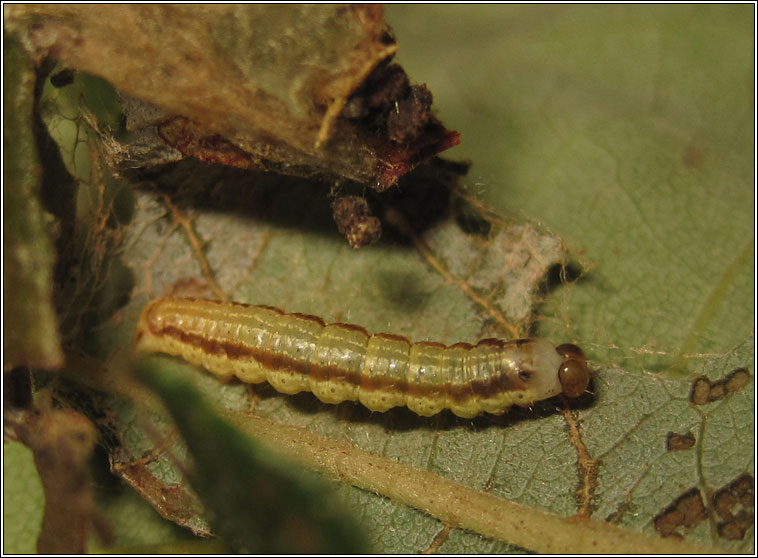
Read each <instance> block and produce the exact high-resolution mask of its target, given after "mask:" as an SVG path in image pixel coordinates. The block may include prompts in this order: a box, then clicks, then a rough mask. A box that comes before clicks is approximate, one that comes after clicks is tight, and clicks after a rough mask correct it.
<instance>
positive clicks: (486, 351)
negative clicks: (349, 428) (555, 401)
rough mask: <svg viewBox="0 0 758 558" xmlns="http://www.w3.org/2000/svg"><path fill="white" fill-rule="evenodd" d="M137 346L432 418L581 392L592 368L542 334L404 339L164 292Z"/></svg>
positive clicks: (144, 319)
mask: <svg viewBox="0 0 758 558" xmlns="http://www.w3.org/2000/svg"><path fill="white" fill-rule="evenodd" d="M136 344H137V350H138V352H141V353H152V352H162V353H167V354H170V355H176V356H179V357H181V358H183V359H185V360H187V361H188V362H191V363H193V364H196V365H199V366H202V367H203V368H206V369H207V370H209V371H210V372H212V373H214V374H215V375H216V376H218V377H219V378H221V379H223V380H227V379H229V378H231V377H232V376H236V377H237V378H239V379H240V380H242V381H243V382H250V383H261V382H268V383H270V384H271V385H272V386H273V387H274V389H276V390H277V391H280V392H282V393H288V394H293V393H298V392H300V391H310V392H313V394H314V395H316V397H318V398H319V399H320V400H321V401H323V402H325V403H340V402H342V401H360V402H361V403H362V404H363V405H365V406H366V407H368V408H369V409H371V410H373V411H386V410H388V409H391V408H392V407H398V406H407V407H408V408H409V409H410V410H411V411H413V412H415V413H417V414H419V415H422V416H431V415H434V414H436V413H439V412H440V411H442V410H444V409H450V410H451V411H452V412H453V413H455V414H456V415H458V416H460V417H464V418H471V417H474V416H476V415H478V414H480V413H482V412H487V413H492V414H501V413H503V412H505V411H506V410H507V409H508V408H509V407H510V406H511V405H514V404H515V405H521V406H525V405H529V404H531V403H533V402H535V401H540V400H543V399H547V398H549V397H553V396H554V395H558V394H559V393H564V394H565V395H567V396H570V397H578V396H579V395H581V394H582V393H583V392H584V391H585V390H586V388H587V385H588V382H589V371H588V369H587V363H586V358H585V357H584V354H583V353H582V351H581V350H580V349H579V348H578V347H576V346H574V345H561V346H559V347H557V348H556V347H554V346H553V345H552V344H550V343H549V342H548V341H545V340H543V339H517V340H514V341H502V340H500V339H483V340H482V341H480V342H479V343H477V344H476V345H470V344H468V343H456V344H455V345H452V346H449V347H448V346H445V345H443V344H441V343H429V342H420V343H411V342H409V341H408V340H407V339H406V338H405V337H402V336H399V335H391V334H386V333H380V334H375V335H370V334H369V333H368V332H366V330H365V329H363V328H362V327H360V326H356V325H351V324H341V323H335V324H325V323H324V321H323V320H322V319H320V318H318V317H316V316H310V315H307V314H287V313H285V312H283V311H282V310H279V309H278V308H273V307H270V306H248V305H244V304H238V303H230V302H217V301H212V300H196V299H188V298H162V299H158V300H154V301H152V302H151V303H150V304H148V305H147V306H146V307H145V309H144V310H143V312H142V315H141V316H140V320H139V325H138V328H137V341H136Z"/></svg>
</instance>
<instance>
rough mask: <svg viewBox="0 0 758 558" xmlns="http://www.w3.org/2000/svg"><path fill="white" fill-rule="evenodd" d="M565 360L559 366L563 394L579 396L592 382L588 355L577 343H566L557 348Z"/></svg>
mask: <svg viewBox="0 0 758 558" xmlns="http://www.w3.org/2000/svg"><path fill="white" fill-rule="evenodd" d="M555 350H556V351H557V352H558V354H559V355H561V357H563V362H562V363H561V366H560V367H559V368H558V380H559V381H560V382H561V389H562V391H563V395H565V396H566V397H579V396H580V395H582V394H583V393H584V392H585V391H587V386H588V385H589V383H590V370H589V368H588V367H587V357H586V356H584V351H582V350H581V349H580V348H579V347H577V346H576V345H572V344H571V343H565V344H563V345H559V346H558V347H556V348H555Z"/></svg>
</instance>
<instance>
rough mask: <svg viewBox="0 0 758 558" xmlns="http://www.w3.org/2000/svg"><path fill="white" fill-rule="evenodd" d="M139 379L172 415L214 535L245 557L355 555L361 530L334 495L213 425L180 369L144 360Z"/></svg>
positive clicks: (221, 424)
mask: <svg viewBox="0 0 758 558" xmlns="http://www.w3.org/2000/svg"><path fill="white" fill-rule="evenodd" d="M140 371H141V375H142V377H143V378H144V380H145V381H146V382H147V384H148V385H149V386H150V387H151V389H153V390H155V391H156V392H157V393H158V394H159V395H160V397H161V398H162V399H163V401H164V403H165V404H166V406H167V407H168V409H169V410H170V412H171V414H172V416H173V417H174V420H175V421H176V423H177V426H178V427H179V430H180V432H181V434H182V436H183V438H184V440H185V441H186V443H187V447H188V449H189V452H190V454H191V455H192V457H193V462H194V466H193V467H192V470H191V473H190V482H191V483H192V485H193V487H194V488H195V490H196V491H197V492H198V494H199V495H200V497H201V498H202V500H203V502H204V503H205V505H206V508H207V510H208V512H209V514H210V521H211V524H212V525H213V527H214V531H215V532H216V534H217V535H219V536H220V537H221V538H222V539H223V540H224V542H225V543H226V544H228V545H230V546H231V547H232V548H233V549H235V550H236V551H238V552H242V553H279V552H284V553H299V554H300V553H306V554H315V553H326V554H332V553H355V552H360V551H361V550H363V549H364V543H363V542H362V541H361V538H360V536H359V535H358V528H357V526H356V525H354V524H353V522H352V520H350V519H349V518H348V517H347V515H346V514H345V513H344V512H343V511H342V510H341V509H340V508H339V507H338V505H337V502H336V501H335V499H334V494H330V491H329V489H328V487H327V485H325V484H322V481H321V480H319V479H317V478H316V477H314V476H310V475H306V474H304V473H303V472H302V471H298V470H297V469H294V468H293V467H292V466H291V465H289V464H288V463H287V462H286V460H285V459H284V458H282V457H281V456H279V455H277V454H273V453H270V452H269V450H266V449H264V448H262V447H260V446H258V445H257V444H255V443H254V442H253V441H252V440H250V439H249V438H247V437H246V436H245V435H244V434H242V432H240V431H239V430H238V429H237V428H235V427H234V426H232V425H231V424H229V423H227V422H225V421H224V420H223V419H221V418H220V417H218V416H217V415H216V414H215V413H214V412H213V410H212V409H211V407H210V406H209V405H208V404H207V403H205V402H204V400H203V398H202V396H201V395H200V393H199V392H197V391H196V389H195V388H193V387H192V385H191V384H190V383H189V382H188V381H187V380H186V379H183V378H182V377H181V374H182V367H181V366H177V365H175V364H173V363H171V362H170V361H167V360H166V359H155V358H153V359H148V360H146V361H145V362H144V363H142V364H141V365H140Z"/></svg>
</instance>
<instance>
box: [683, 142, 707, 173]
mask: <svg viewBox="0 0 758 558" xmlns="http://www.w3.org/2000/svg"><path fill="white" fill-rule="evenodd" d="M704 158H705V150H704V149H703V148H702V147H700V146H699V145H696V144H690V145H688V146H687V147H685V149H684V151H683V152H682V162H683V163H684V164H685V166H687V167H699V166H700V164H701V163H702V162H703V159H704Z"/></svg>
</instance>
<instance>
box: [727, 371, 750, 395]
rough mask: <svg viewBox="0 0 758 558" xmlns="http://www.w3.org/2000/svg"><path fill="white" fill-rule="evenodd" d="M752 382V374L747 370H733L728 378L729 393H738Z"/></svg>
mask: <svg viewBox="0 0 758 558" xmlns="http://www.w3.org/2000/svg"><path fill="white" fill-rule="evenodd" d="M748 382H750V373H749V372H748V371H747V370H746V369H745V368H737V369H735V370H732V371H731V372H730V373H729V374H728V375H727V377H726V381H725V385H726V392H727V393H737V392H738V391H740V390H742V388H744V387H745V386H746V385H747V384H748Z"/></svg>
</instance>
